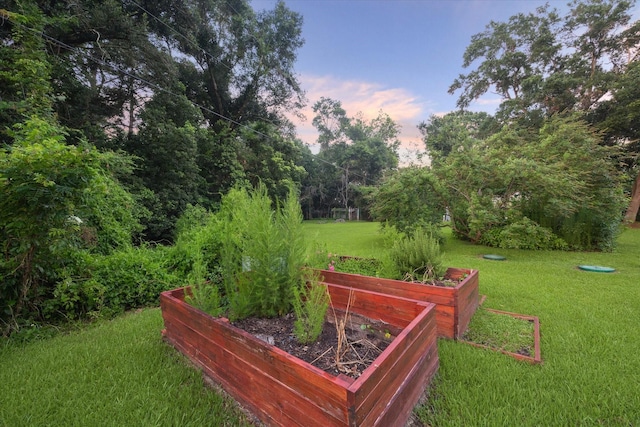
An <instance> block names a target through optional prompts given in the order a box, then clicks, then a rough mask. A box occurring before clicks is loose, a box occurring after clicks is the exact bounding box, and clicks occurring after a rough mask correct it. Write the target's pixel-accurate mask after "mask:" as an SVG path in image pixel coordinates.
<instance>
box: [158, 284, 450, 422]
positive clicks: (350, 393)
mask: <svg viewBox="0 0 640 427" xmlns="http://www.w3.org/2000/svg"><path fill="white" fill-rule="evenodd" d="M327 288H328V290H329V293H330V296H331V301H332V305H333V307H334V308H335V309H337V310H346V308H347V307H348V309H349V312H354V313H358V314H359V315H362V316H366V317H368V318H370V319H373V320H381V321H383V322H386V323H388V324H390V325H393V326H394V327H396V328H400V332H399V333H398V335H397V336H396V337H395V338H394V339H393V341H392V342H391V344H390V345H389V346H388V347H387V348H386V349H385V350H384V351H383V352H382V353H381V354H380V355H379V356H378V357H377V358H376V359H375V360H374V361H373V363H371V364H370V365H369V367H367V368H366V369H365V370H364V371H363V373H362V375H361V376H360V377H358V378H357V379H353V378H350V377H346V376H344V375H339V376H334V375H331V374H329V373H327V372H325V371H323V370H321V369H319V368H316V367H314V366H312V365H311V364H309V363H307V362H304V361H302V360H300V359H298V358H296V357H294V356H292V355H290V354H289V353H287V352H285V351H283V350H281V349H279V348H277V347H274V346H273V345H270V344H267V343H265V342H263V341H262V340H260V339H258V338H256V337H254V336H253V335H251V334H249V333H248V332H246V331H244V330H241V329H239V328H237V327H234V326H233V325H231V324H230V323H229V321H228V320H226V319H225V318H217V317H212V316H210V315H208V314H207V313H205V312H203V311H201V310H198V309H197V308H195V307H193V306H191V305H189V304H187V303H186V302H185V301H184V294H185V291H186V292H188V290H185V289H184V288H181V289H176V290H173V291H168V292H164V293H162V295H161V297H160V304H161V308H162V316H163V319H164V324H165V329H164V331H163V337H164V339H165V340H166V341H167V342H168V343H170V344H171V345H173V346H174V347H175V348H176V349H177V350H179V351H180V352H182V353H183V354H185V355H186V356H187V357H188V358H189V359H190V360H191V361H192V362H193V363H194V364H195V365H197V366H198V367H200V368H201V369H202V370H203V372H204V373H205V374H206V375H207V376H209V377H210V378H212V379H213V380H214V381H215V382H217V383H219V384H220V385H221V386H222V387H223V388H224V389H225V390H226V391H227V392H228V393H229V394H231V395H232V396H233V397H234V398H236V399H237V400H238V401H239V402H241V403H242V404H243V405H244V406H245V407H246V408H248V409H249V410H250V411H251V412H253V413H254V414H255V415H256V416H257V417H258V418H259V419H260V420H261V421H262V422H264V423H265V424H267V425H273V426H310V427H311V426H404V425H405V422H406V421H407V419H408V418H409V416H410V415H411V412H412V409H413V407H414V406H415V404H416V403H417V401H418V399H419V398H420V396H421V395H422V393H423V391H424V389H425V387H426V386H427V385H428V384H429V381H430V380H431V378H432V377H433V375H434V374H435V372H436V371H437V369H438V366H439V360H438V352H437V343H436V338H437V328H436V313H435V306H434V305H433V304H430V303H426V302H419V301H416V300H410V299H405V298H398V297H392V296H389V295H385V294H381V293H377V292H370V291H366V290H360V289H351V288H348V287H344V286H339V285H334V284H328V285H327Z"/></svg>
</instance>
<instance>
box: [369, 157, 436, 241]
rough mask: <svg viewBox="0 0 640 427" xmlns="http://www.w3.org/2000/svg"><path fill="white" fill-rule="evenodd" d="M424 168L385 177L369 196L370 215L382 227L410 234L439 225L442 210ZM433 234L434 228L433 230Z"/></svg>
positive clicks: (431, 179)
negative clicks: (391, 227) (390, 227)
mask: <svg viewBox="0 0 640 427" xmlns="http://www.w3.org/2000/svg"><path fill="white" fill-rule="evenodd" d="M435 185H437V183H436V182H435V178H434V176H433V174H432V173H431V172H430V170H429V169H428V168H419V167H408V168H403V169H401V170H398V171H396V172H394V173H392V174H390V175H388V176H387V177H386V178H385V180H384V181H383V182H382V184H381V185H380V187H379V188H378V189H377V191H375V192H374V193H373V194H372V195H371V196H370V198H371V214H372V216H373V217H374V219H376V220H377V221H380V222H381V223H382V224H383V226H387V225H388V226H394V227H396V229H397V230H398V231H400V232H403V233H407V234H410V233H411V232H413V231H414V230H416V229H418V228H425V227H431V225H432V224H440V223H441V222H442V218H443V215H444V213H445V209H444V207H443V206H442V202H441V200H440V199H439V198H438V194H437V192H436V191H435V190H434V186H435ZM433 231H435V227H434V230H433Z"/></svg>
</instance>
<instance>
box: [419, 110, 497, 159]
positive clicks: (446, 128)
mask: <svg viewBox="0 0 640 427" xmlns="http://www.w3.org/2000/svg"><path fill="white" fill-rule="evenodd" d="M418 129H419V130H420V133H422V136H423V141H424V143H425V146H426V149H427V152H428V154H429V156H430V158H431V160H432V161H436V162H437V161H439V160H443V159H444V158H446V157H447V156H448V155H449V154H451V152H452V151H455V150H461V149H465V148H469V147H471V146H473V144H474V143H476V142H477V141H481V140H484V139H486V138H488V137H489V136H491V135H492V134H494V133H495V132H497V131H498V130H499V124H498V122H497V121H496V120H495V119H494V118H493V117H492V116H490V115H489V114H487V113H473V112H470V111H464V110H459V111H455V112H452V113H448V114H445V115H444V116H442V117H439V116H436V115H432V116H431V117H430V118H429V120H428V121H427V122H421V123H420V124H419V125H418Z"/></svg>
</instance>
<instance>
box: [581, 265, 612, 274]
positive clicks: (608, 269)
mask: <svg viewBox="0 0 640 427" xmlns="http://www.w3.org/2000/svg"><path fill="white" fill-rule="evenodd" d="M578 268H579V269H580V270H584V271H594V272H596V273H613V272H614V271H616V269H615V268H611V267H603V266H601V265H579V266H578Z"/></svg>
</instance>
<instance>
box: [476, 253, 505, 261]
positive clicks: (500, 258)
mask: <svg viewBox="0 0 640 427" xmlns="http://www.w3.org/2000/svg"><path fill="white" fill-rule="evenodd" d="M482 258H485V259H491V260H493V261H504V260H505V259H507V258H506V257H503V256H502V255H494V254H487V255H483V256H482Z"/></svg>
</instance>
